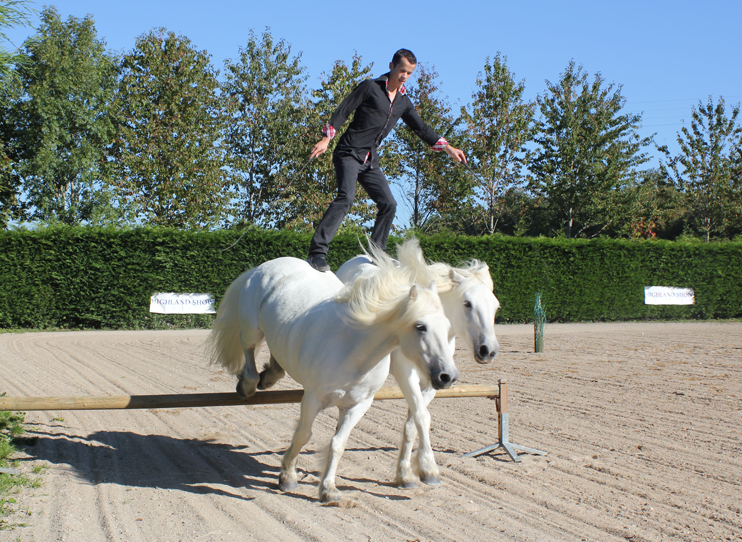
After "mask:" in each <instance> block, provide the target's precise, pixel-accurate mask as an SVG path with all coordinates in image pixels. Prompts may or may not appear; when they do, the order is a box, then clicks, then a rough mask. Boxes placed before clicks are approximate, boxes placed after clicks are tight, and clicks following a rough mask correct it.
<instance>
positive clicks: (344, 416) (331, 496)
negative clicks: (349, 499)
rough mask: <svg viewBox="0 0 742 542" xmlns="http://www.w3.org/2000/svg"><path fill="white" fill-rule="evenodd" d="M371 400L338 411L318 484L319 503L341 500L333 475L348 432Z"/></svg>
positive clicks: (371, 398)
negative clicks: (325, 465)
mask: <svg viewBox="0 0 742 542" xmlns="http://www.w3.org/2000/svg"><path fill="white" fill-rule="evenodd" d="M373 400H374V398H373V396H371V397H369V398H368V399H366V400H364V401H361V402H360V403H356V404H355V405H353V406H352V407H350V408H341V409H340V417H339V419H338V426H337V430H336V431H335V436H333V437H332V440H331V441H330V450H329V454H328V458H327V468H326V469H325V473H324V474H323V475H322V481H321V482H320V484H319V500H320V502H337V501H340V500H341V499H342V494H341V493H340V491H339V490H338V489H337V487H335V473H336V472H337V467H338V463H339V462H340V458H341V457H342V456H343V452H344V451H345V445H346V443H347V442H348V437H349V436H350V432H351V431H352V430H353V428H354V427H355V426H356V424H357V423H358V421H359V420H360V419H361V418H363V415H364V414H365V413H366V411H367V410H368V409H369V407H370V406H371V403H372V402H373Z"/></svg>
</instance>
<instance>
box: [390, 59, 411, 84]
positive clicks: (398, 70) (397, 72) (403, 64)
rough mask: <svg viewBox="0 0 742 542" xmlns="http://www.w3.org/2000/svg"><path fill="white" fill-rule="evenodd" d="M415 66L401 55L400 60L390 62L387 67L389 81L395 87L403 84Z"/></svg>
mask: <svg viewBox="0 0 742 542" xmlns="http://www.w3.org/2000/svg"><path fill="white" fill-rule="evenodd" d="M415 66H417V64H411V63H410V61H409V60H407V59H406V58H405V57H402V60H400V61H399V62H397V63H396V64H392V63H391V62H390V63H389V69H390V70H391V71H390V72H389V81H390V82H391V83H392V84H393V85H394V86H397V87H399V86H401V85H403V84H404V83H405V81H407V80H408V79H409V78H410V76H411V75H412V72H414V71H415Z"/></svg>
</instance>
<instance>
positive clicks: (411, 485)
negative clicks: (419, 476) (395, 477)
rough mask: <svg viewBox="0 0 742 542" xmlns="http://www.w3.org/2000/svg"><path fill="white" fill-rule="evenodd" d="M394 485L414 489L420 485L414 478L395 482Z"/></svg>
mask: <svg viewBox="0 0 742 542" xmlns="http://www.w3.org/2000/svg"><path fill="white" fill-rule="evenodd" d="M394 485H395V486H397V487H398V488H400V489H414V488H416V487H417V486H418V483H417V482H416V481H414V480H407V481H405V480H402V481H397V482H394Z"/></svg>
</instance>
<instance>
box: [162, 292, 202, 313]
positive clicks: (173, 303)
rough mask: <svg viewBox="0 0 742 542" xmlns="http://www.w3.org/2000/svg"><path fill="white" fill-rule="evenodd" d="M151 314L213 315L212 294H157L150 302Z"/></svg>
mask: <svg viewBox="0 0 742 542" xmlns="http://www.w3.org/2000/svg"><path fill="white" fill-rule="evenodd" d="M149 312H157V313H160V314H213V313H215V312H216V311H215V310H214V298H213V297H212V296H211V294H173V293H157V294H154V295H153V296H152V297H151V298H150V300H149Z"/></svg>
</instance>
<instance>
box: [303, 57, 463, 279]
mask: <svg viewBox="0 0 742 542" xmlns="http://www.w3.org/2000/svg"><path fill="white" fill-rule="evenodd" d="M416 65H417V59H416V58H415V55H414V54H413V53H412V51H409V50H407V49H400V50H399V51H397V52H396V53H394V57H393V58H392V61H391V63H390V64H389V69H390V71H389V72H388V73H386V74H385V75H382V76H381V77H379V78H378V79H368V80H366V81H364V82H362V83H361V84H360V85H358V86H357V87H356V88H355V89H354V90H353V92H351V93H350V94H349V95H348V97H346V98H345V100H343V102H342V103H341V104H340V106H339V107H338V108H337V109H336V110H335V113H333V115H332V117H331V118H330V122H329V123H327V124H326V125H325V127H324V129H323V130H322V133H323V134H324V137H323V138H322V139H321V140H320V141H319V143H317V144H316V145H315V146H314V148H313V149H312V154H311V158H314V157H316V156H319V155H320V154H322V153H324V152H325V151H326V150H327V146H328V145H329V143H330V140H331V139H332V138H333V137H334V136H335V134H336V133H337V130H338V129H339V128H340V127H341V126H342V125H343V124H344V123H345V121H346V120H347V119H348V117H349V116H350V115H351V113H353V112H355V116H354V117H353V122H351V123H350V126H349V127H348V129H347V130H346V131H345V132H344V133H343V135H342V136H341V137H340V141H339V142H338V145H337V147H336V148H335V152H334V153H333V156H332V163H333V165H334V166H335V176H336V177H337V185H338V193H337V196H336V197H335V199H334V200H333V201H332V203H331V204H330V207H329V208H328V209H327V211H326V212H325V214H324V216H323V217H322V220H321V221H320V223H319V226H317V230H316V231H315V233H314V236H313V237H312V242H311V244H310V245H309V258H308V261H309V264H310V265H311V266H312V267H314V268H315V269H317V270H319V271H323V272H324V271H329V270H330V266H329V265H327V260H326V256H327V250H328V246H329V244H330V241H331V240H332V238H333V237H334V236H335V233H336V232H337V230H338V228H339V227H340V224H341V223H342V222H343V219H344V218H345V215H346V214H348V211H349V210H350V208H351V206H352V205H353V198H354V197H355V193H356V182H360V183H361V186H363V188H364V189H365V190H366V192H367V193H368V195H369V197H370V198H371V199H372V200H373V201H374V203H376V206H377V215H376V222H375V223H374V229H373V232H372V234H371V241H373V242H374V243H375V244H376V245H378V246H379V247H380V248H381V249H382V250H386V241H387V238H388V237H389V232H390V231H391V229H392V222H393V221H394V215H395V213H396V210H397V202H396V201H394V196H392V192H391V190H390V189H389V183H388V182H387V180H386V177H384V174H383V173H382V172H381V170H380V169H379V155H378V151H377V149H378V146H379V144H380V143H381V141H382V140H383V139H384V138H385V137H386V136H387V134H389V132H391V131H392V128H394V125H395V124H396V123H397V121H398V120H399V119H400V117H401V118H402V120H403V121H404V122H405V124H407V126H409V127H410V128H411V129H412V131H413V132H415V133H416V134H417V135H418V137H420V139H422V140H423V141H424V142H425V143H427V144H428V145H430V146H431V147H432V148H433V150H434V151H445V152H446V154H448V155H449V156H450V157H451V158H453V159H454V160H456V161H458V162H466V155H465V154H464V152H463V151H462V150H460V149H456V148H454V147H452V146H451V145H449V144H448V141H446V140H445V139H444V138H442V137H441V136H439V135H438V134H436V133H435V132H434V131H433V130H432V128H430V126H428V125H427V124H425V122H423V120H422V119H421V118H420V115H418V113H417V111H415V106H414V105H413V104H412V101H411V100H410V98H409V97H408V96H407V90H406V89H405V85H404V84H405V82H406V81H407V79H409V77H410V76H411V75H412V72H413V71H414V70H415V66H416ZM311 158H310V159H311Z"/></svg>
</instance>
